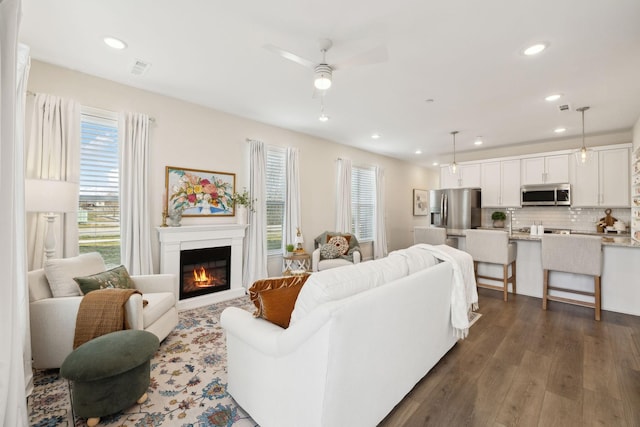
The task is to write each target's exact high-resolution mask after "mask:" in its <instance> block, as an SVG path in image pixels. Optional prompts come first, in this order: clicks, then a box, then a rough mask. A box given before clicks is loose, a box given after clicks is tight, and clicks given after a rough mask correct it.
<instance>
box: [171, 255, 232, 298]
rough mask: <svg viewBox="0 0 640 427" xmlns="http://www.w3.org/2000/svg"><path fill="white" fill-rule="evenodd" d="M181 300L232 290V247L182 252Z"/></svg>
mask: <svg viewBox="0 0 640 427" xmlns="http://www.w3.org/2000/svg"><path fill="white" fill-rule="evenodd" d="M180 269H181V271H182V274H181V275H180V299H181V300H182V299H186V298H192V297H197V296H201V295H206V294H210V293H213V292H219V291H225V290H227V289H230V279H231V246H221V247H215V248H203V249H188V250H182V251H180Z"/></svg>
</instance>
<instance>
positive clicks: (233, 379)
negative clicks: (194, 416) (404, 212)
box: [221, 245, 477, 427]
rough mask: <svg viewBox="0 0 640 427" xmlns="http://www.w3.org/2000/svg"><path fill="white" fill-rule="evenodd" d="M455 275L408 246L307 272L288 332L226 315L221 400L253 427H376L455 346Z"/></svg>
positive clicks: (242, 315) (233, 311)
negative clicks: (233, 404) (224, 396)
mask: <svg viewBox="0 0 640 427" xmlns="http://www.w3.org/2000/svg"><path fill="white" fill-rule="evenodd" d="M420 246H428V245H420ZM450 251H456V250H455V249H450ZM465 256H467V255H466V254H465ZM469 262H471V261H469ZM472 267H473V266H472V262H471V267H470V268H471V275H472V274H473V270H472ZM457 271H458V272H460V270H459V269H458V270H457ZM467 271H468V270H467ZM453 277H454V267H453V266H452V264H451V263H449V262H442V263H437V261H436V260H435V259H434V258H433V256H432V255H431V254H430V253H429V252H427V251H421V250H419V249H417V247H412V248H409V249H406V250H402V251H395V252H392V253H391V254H389V256H388V257H387V258H384V259H381V260H376V261H370V262H365V263H361V264H356V265H351V266H346V267H340V268H335V269H331V270H326V271H321V272H318V273H313V274H312V275H311V276H310V277H309V279H308V280H307V282H306V283H305V285H304V286H303V287H302V290H301V292H300V294H299V296H298V299H297V300H296V305H295V308H294V311H293V313H292V316H291V324H290V326H289V328H287V329H282V328H281V327H279V326H276V325H274V324H272V323H269V322H268V321H266V320H264V319H261V318H254V317H253V316H252V314H251V313H249V312H247V311H244V310H242V309H239V308H234V307H230V308H227V309H225V310H224V312H223V313H222V316H221V324H222V327H223V328H224V329H225V330H226V335H227V363H228V391H229V393H230V394H231V395H232V396H233V398H234V399H235V400H236V401H237V402H238V404H239V405H240V406H242V407H243V408H244V409H245V410H246V411H247V412H248V413H249V415H250V416H251V417H252V418H253V419H254V420H255V421H256V422H257V423H258V424H260V426H261V427H286V426H292V427H293V426H331V427H335V426H349V427H355V426H374V425H376V424H377V423H379V422H380V421H381V420H382V419H383V418H384V417H385V416H386V415H387V414H388V413H389V412H390V411H391V410H392V409H393V408H394V406H395V405H396V404H397V403H398V402H400V401H401V400H402V399H403V397H404V396H405V395H406V394H407V393H408V392H409V391H410V390H411V389H412V388H413V387H414V385H415V384H416V383H417V382H418V381H419V380H420V379H421V378H422V377H424V376H425V374H426V373H427V372H429V370H430V369H431V368H432V367H433V366H434V365H435V364H436V363H437V362H438V361H439V360H440V359H441V358H442V356H444V355H445V354H446V353H447V352H448V351H449V349H451V347H453V345H454V344H455V343H456V341H457V338H456V334H455V331H454V328H453V327H452V295H453V293H454V292H453V290H454V289H453V287H454V279H453ZM476 301H477V300H476ZM467 320H468V319H467ZM467 326H468V323H467Z"/></svg>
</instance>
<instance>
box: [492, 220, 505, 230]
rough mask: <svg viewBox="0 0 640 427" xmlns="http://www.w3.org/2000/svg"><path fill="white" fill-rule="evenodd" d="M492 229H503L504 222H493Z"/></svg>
mask: <svg viewBox="0 0 640 427" xmlns="http://www.w3.org/2000/svg"><path fill="white" fill-rule="evenodd" d="M493 227H494V228H504V220H502V219H496V220H494V221H493Z"/></svg>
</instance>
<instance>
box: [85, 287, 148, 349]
mask: <svg viewBox="0 0 640 427" xmlns="http://www.w3.org/2000/svg"><path fill="white" fill-rule="evenodd" d="M133 294H140V295H142V293H141V292H140V291H138V290H136V289H118V288H113V289H112V288H109V289H99V290H97V291H92V292H89V293H88V294H86V295H85V296H84V298H82V301H81V302H80V308H79V309H78V316H77V317H76V331H75V336H74V338H73V348H74V349H76V348H77V347H79V346H80V345H82V344H84V343H85V342H87V341H89V340H92V339H94V338H97V337H99V336H101V335H105V334H108V333H111V332H115V331H121V330H123V329H129V323H128V322H127V318H126V314H125V310H124V305H125V304H126V303H127V301H128V300H129V297H130V296H131V295H133Z"/></svg>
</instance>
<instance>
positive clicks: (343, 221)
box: [335, 159, 351, 233]
mask: <svg viewBox="0 0 640 427" xmlns="http://www.w3.org/2000/svg"><path fill="white" fill-rule="evenodd" d="M337 166H338V170H337V172H338V175H337V180H336V181H337V182H336V184H337V185H336V197H337V198H336V230H335V231H337V232H339V233H351V160H349V159H338V165H337Z"/></svg>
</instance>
